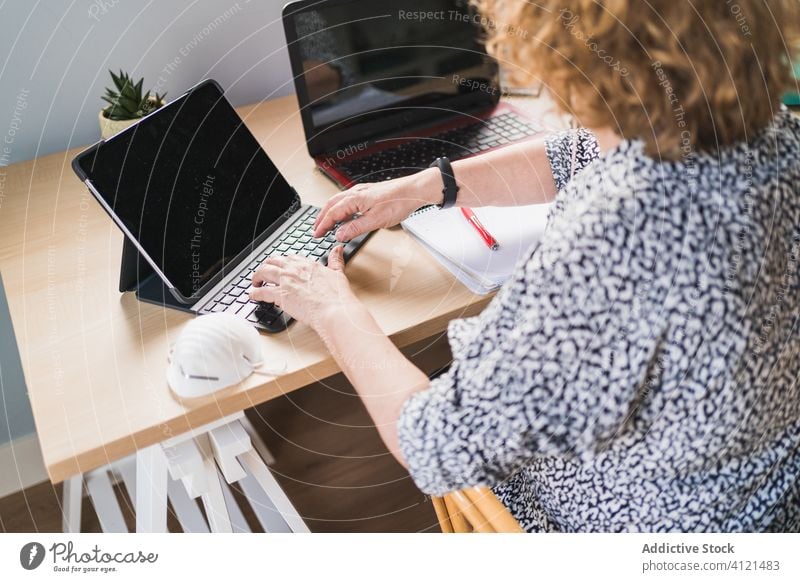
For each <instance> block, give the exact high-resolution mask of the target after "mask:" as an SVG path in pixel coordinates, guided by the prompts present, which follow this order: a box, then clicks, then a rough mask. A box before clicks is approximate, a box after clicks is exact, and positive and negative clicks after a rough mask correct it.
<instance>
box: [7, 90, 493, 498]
mask: <svg viewBox="0 0 800 582" xmlns="http://www.w3.org/2000/svg"><path fill="white" fill-rule="evenodd" d="M239 112H240V114H241V115H242V116H243V118H244V119H245V121H246V123H247V125H248V127H249V128H250V129H251V130H252V131H253V133H254V134H255V135H256V137H257V138H258V139H259V141H260V142H261V143H262V144H263V146H264V148H265V149H266V151H267V152H268V153H269V155H270V156H271V157H272V159H273V160H274V161H275V163H276V164H277V165H278V167H279V168H280V169H281V171H282V172H283V173H284V175H285V176H286V177H287V179H288V180H289V182H290V183H291V184H292V185H293V186H294V187H295V188H296V189H297V191H298V192H299V193H300V195H301V197H302V199H303V201H304V202H306V203H311V204H316V205H321V204H322V203H323V202H324V201H325V200H326V199H327V198H328V197H330V196H331V195H332V194H334V193H335V192H337V188H336V187H335V186H334V185H333V184H332V183H331V182H330V181H328V180H327V179H326V178H325V177H324V176H322V175H321V174H320V173H319V172H318V171H315V169H314V164H313V161H312V160H311V158H310V157H309V156H308V153H307V151H306V148H305V142H304V140H303V131H302V125H301V121H300V117H299V114H298V109H297V102H296V100H295V98H294V97H293V96H290V97H286V98H282V99H277V100H274V101H269V102H264V103H261V104H257V105H253V106H249V107H244V108H241V109H240V110H239ZM80 149H82V148H77V149H74V150H70V151H67V152H63V153H59V154H54V155H50V156H47V157H43V158H39V159H36V160H31V161H29V162H24V163H20V164H15V165H13V166H10V167H8V168H6V170H5V171H6V176H5V178H6V179H5V182H4V183H2V190H0V195H2V197H0V270H1V271H2V273H3V280H4V282H5V284H6V287H7V293H8V300H9V305H10V308H11V315H12V320H13V323H14V331H15V333H16V337H17V341H18V344H19V348H20V353H21V357H22V364H23V368H24V371H25V377H26V380H27V384H28V391H29V393H30V399H31V403H32V406H33V414H34V418H35V421H36V427H37V431H38V435H39V441H40V443H41V447H42V454H43V457H44V461H45V465H46V467H47V471H48V474H49V475H50V479H51V480H52V481H53V482H54V483H56V482H59V481H62V480H64V479H66V478H68V477H70V476H72V475H75V474H78V473H85V472H88V471H89V470H91V469H94V468H97V467H99V466H102V465H105V464H108V463H110V462H112V461H115V460H117V459H120V458H122V457H125V456H127V455H129V454H131V453H133V452H134V451H136V450H139V449H142V448H144V447H147V446H149V445H152V444H155V443H159V442H162V441H164V440H165V439H167V438H170V437H174V436H176V435H178V434H180V433H183V432H185V431H187V430H189V429H192V428H198V427H200V426H202V425H205V424H207V423H209V422H212V421H214V420H217V419H219V418H222V417H225V416H228V415H230V414H232V413H235V412H238V411H241V410H244V409H246V408H250V407H252V406H254V405H256V404H259V403H261V402H264V401H267V400H269V399H271V398H275V397H276V396H278V395H280V394H283V393H286V392H290V391H292V390H296V389H297V388H300V387H302V386H306V385H308V384H310V383H312V382H315V381H318V380H320V379H322V378H325V377H328V376H331V375H333V374H335V373H337V372H338V371H339V370H338V367H337V365H336V363H335V362H334V361H333V359H332V358H331V356H330V355H329V354H328V352H327V350H326V349H325V347H324V345H323V343H322V342H321V341H320V339H319V338H318V337H317V336H316V334H315V333H314V332H312V331H311V330H310V329H309V328H308V327H306V326H304V325H299V324H294V325H292V326H291V327H290V329H289V330H288V331H287V332H284V333H281V334H278V335H262V336H261V341H262V342H263V344H264V345H263V348H264V353H265V354H266V355H267V360H268V361H269V359H271V358H275V359H277V360H281V361H285V362H286V365H287V368H286V373H285V374H283V375H282V376H280V377H279V378H276V379H274V380H270V379H268V378H264V377H262V376H258V375H253V376H251V377H250V378H249V379H248V380H247V381H245V382H243V383H242V384H241V385H238V386H235V387H231V388H229V389H226V390H224V391H222V392H219V393H217V394H215V395H213V396H209V397H206V398H201V399H195V400H191V401H180V400H179V399H177V398H176V397H175V396H174V395H173V394H172V393H171V391H170V390H169V388H168V386H167V383H166V379H165V372H166V366H167V360H166V356H167V351H168V347H169V345H170V343H171V342H172V341H174V339H175V337H176V335H177V333H178V332H179V331H180V329H181V326H182V325H183V324H184V323H185V322H186V321H187V320H188V319H189V318H190V317H191V316H190V315H187V314H184V313H180V312H178V311H175V310H172V309H164V308H160V307H157V306H153V305H148V304H144V303H141V302H139V301H137V300H136V299H135V298H134V297H133V295H131V294H129V293H127V294H124V295H120V293H119V292H118V291H117V283H118V273H119V264H120V254H121V249H122V234H121V233H120V231H119V230H118V229H117V227H116V226H115V225H114V224H113V223H112V222H111V220H110V219H109V218H108V216H106V214H105V213H104V212H103V210H102V209H101V208H100V206H99V205H98V204H97V202H96V201H95V200H94V199H93V198H92V197H91V195H90V194H89V193H88V191H87V189H86V188H85V186H84V185H83V184H82V183H81V182H80V181H79V180H78V179H77V178H76V177H75V175H74V174H73V172H72V170H71V168H70V162H71V160H72V158H73V156H74V155H75V154H76V153H78V151H79V150H80ZM347 272H348V275H349V277H350V279H351V281H352V283H353V286H354V288H355V290H356V293H357V294H358V296H359V297H360V298H361V299H362V300H363V301H364V303H365V304H366V305H367V307H368V308H369V309H370V311H371V312H372V313H373V314H374V316H375V318H376V319H377V321H378V324H379V325H380V326H381V327H382V328H383V330H385V331H386V332H387V333H388V334H390V335H391V337H392V339H393V341H394V342H395V343H396V344H397V345H399V346H404V345H408V344H410V343H413V342H415V341H418V340H420V339H424V338H426V337H430V336H432V335H434V334H436V333H439V332H441V331H442V330H443V329H445V327H446V325H447V322H448V321H449V320H451V319H453V318H456V317H463V316H469V315H473V314H475V313H478V312H480V311H481V309H482V308H483V307H484V306H485V304H486V303H487V301H488V298H487V297H480V296H476V295H473V294H472V293H470V292H469V291H468V290H467V289H466V288H465V287H463V286H462V285H461V284H460V283H458V282H457V281H456V280H455V279H454V278H453V277H452V276H451V275H450V274H449V273H448V272H447V271H446V270H445V269H444V268H442V267H441V266H439V264H438V263H437V262H436V261H435V260H433V259H432V258H431V257H430V255H429V254H428V253H427V252H426V251H425V250H423V249H422V247H421V246H419V245H418V244H417V243H416V242H414V241H413V240H412V239H411V238H410V237H408V236H406V235H405V233H404V232H403V231H402V230H400V229H398V228H396V229H391V230H384V231H380V232H378V233H376V234H375V236H373V238H372V239H371V240H370V241H369V242H368V243H367V244H366V245H365V246H364V247H363V248H362V249H361V250H360V251H359V252H358V254H357V255H356V256H355V257H354V258H353V260H352V261H351V262H350V263H349V264H348V267H347Z"/></svg>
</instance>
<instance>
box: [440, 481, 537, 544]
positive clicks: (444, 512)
mask: <svg viewBox="0 0 800 582" xmlns="http://www.w3.org/2000/svg"><path fill="white" fill-rule="evenodd" d="M431 500H432V501H433V508H434V510H435V511H436V517H437V519H438V520H439V526H440V527H441V528H442V533H470V532H478V533H495V532H497V533H522V532H523V530H522V528H521V527H520V525H519V523H518V522H517V520H516V519H514V516H513V515H511V512H510V511H508V509H507V508H506V506H505V505H503V504H502V503H500V501H499V500H498V499H497V497H495V495H494V493H492V490H491V489H488V488H486V487H473V488H471V489H464V490H462V491H453V492H451V493H448V494H447V495H445V496H444V497H432V498H431Z"/></svg>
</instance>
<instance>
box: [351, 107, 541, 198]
mask: <svg viewBox="0 0 800 582" xmlns="http://www.w3.org/2000/svg"><path fill="white" fill-rule="evenodd" d="M536 133H538V130H537V129H536V128H535V127H534V126H533V125H532V124H531V123H530V122H529V121H527V120H526V119H525V118H523V117H521V116H519V115H517V114H515V113H503V114H502V115H497V116H495V117H490V118H488V119H485V120H481V121H479V122H477V123H472V124H468V125H464V126H459V127H456V128H454V129H450V130H447V131H444V132H441V133H437V134H434V135H431V136H426V137H421V138H419V139H415V140H413V141H409V142H405V143H403V144H401V145H399V146H397V147H394V148H389V149H385V150H380V151H378V152H375V153H373V154H369V155H366V156H363V157H359V158H355V159H352V160H347V161H344V162H341V163H339V164H338V167H339V168H340V169H341V170H343V171H344V172H345V173H346V174H347V175H348V176H349V177H350V179H351V180H353V181H354V182H355V183H359V182H380V181H383V180H391V179H392V178H399V177H401V176H408V175H410V174H414V173H416V172H419V171H420V170H424V169H425V168H427V167H428V166H429V165H430V164H431V162H433V160H435V159H436V158H439V157H442V156H447V157H448V158H450V159H451V160H457V159H458V158H463V157H466V156H468V155H472V154H478V153H480V152H484V151H486V150H489V149H491V148H494V147H498V146H501V145H505V144H510V143H513V142H515V141H519V140H522V139H524V138H526V137H529V136H532V135H534V134H536Z"/></svg>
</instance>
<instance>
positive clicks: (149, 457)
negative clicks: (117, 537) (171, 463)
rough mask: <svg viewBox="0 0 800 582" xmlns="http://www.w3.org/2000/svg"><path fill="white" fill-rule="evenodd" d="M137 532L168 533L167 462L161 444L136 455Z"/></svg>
mask: <svg viewBox="0 0 800 582" xmlns="http://www.w3.org/2000/svg"><path fill="white" fill-rule="evenodd" d="M136 531H137V532H153V533H166V532H167V459H166V457H165V456H164V451H162V450H161V445H160V444H156V445H153V446H151V447H147V448H145V449H142V450H140V451H138V452H137V453H136Z"/></svg>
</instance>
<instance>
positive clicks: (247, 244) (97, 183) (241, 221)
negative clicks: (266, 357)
mask: <svg viewBox="0 0 800 582" xmlns="http://www.w3.org/2000/svg"><path fill="white" fill-rule="evenodd" d="M72 167H73V169H74V171H75V173H76V174H77V175H78V176H79V177H80V179H81V180H83V181H84V182H85V183H86V185H87V187H88V188H89V190H90V191H91V193H92V195H93V196H94V197H95V198H96V199H97V201H98V202H99V203H100V205H101V206H102V207H103V208H104V209H105V210H106V212H107V213H108V214H109V216H110V217H111V218H112V219H113V220H114V222H115V223H116V224H117V226H118V227H119V228H120V229H121V230H122V231H123V232H124V233H125V236H126V237H127V240H128V241H129V242H130V243H131V244H132V245H133V246H134V247H135V249H136V251H138V254H139V256H140V257H141V259H143V261H145V262H146V263H147V266H148V269H147V270H146V272H151V273H152V275H150V277H149V278H148V279H147V280H140V281H138V282H137V283H138V287H139V289H140V290H141V289H144V288H149V287H151V286H152V285H153V284H155V285H157V286H159V287H161V286H163V288H164V289H166V291H165V292H164V293H163V295H162V296H164V301H163V302H164V304H165V305H168V306H170V307H175V308H178V309H183V310H186V311H191V312H194V313H197V314H203V313H213V312H220V311H223V312H226V313H231V314H234V315H235V316H237V317H240V318H242V319H244V320H246V321H248V322H249V323H251V324H252V325H253V326H255V327H257V328H259V329H263V330H266V331H270V332H278V331H281V330H283V329H286V327H287V326H288V325H289V323H290V322H291V319H290V318H289V317H288V316H287V315H286V314H285V313H283V312H282V311H281V310H280V309H277V308H276V307H275V306H274V305H271V304H266V303H255V302H253V301H250V299H249V297H248V289H249V287H250V280H251V276H252V273H253V271H254V270H255V269H256V268H257V267H258V266H259V265H260V264H261V263H262V262H263V261H264V260H265V259H266V258H267V257H269V256H276V255H287V254H298V255H304V256H308V257H311V258H313V259H315V260H318V261H323V262H324V261H326V260H327V256H328V253H329V252H330V250H331V249H332V248H333V247H334V245H335V244H336V242H335V239H334V235H333V233H328V234H327V235H326V236H325V237H323V238H319V239H316V238H314V237H313V236H312V232H313V228H312V227H313V224H314V220H315V218H316V216H317V213H318V212H319V208H316V207H313V206H308V205H305V204H302V203H301V201H300V197H299V196H298V194H297V192H296V191H295V189H294V188H292V187H291V186H290V185H289V183H288V182H287V181H286V179H285V178H284V177H283V176H282V175H281V173H280V172H279V171H278V169H277V168H276V167H275V164H274V163H273V162H272V161H271V160H270V159H269V157H268V156H267V154H266V153H265V152H264V150H263V149H262V148H261V146H260V145H259V143H258V141H257V140H256V138H255V137H254V136H253V134H252V133H250V131H249V130H248V129H247V127H246V126H245V125H244V123H243V122H242V120H241V118H240V117H239V115H238V114H237V113H236V111H235V110H234V109H233V107H232V106H231V104H230V103H229V102H228V100H227V99H226V98H225V97H224V95H223V91H222V88H221V87H220V86H219V85H218V84H217V83H216V82H215V81H213V80H208V81H204V82H202V83H200V84H199V85H197V86H196V87H194V88H192V89H190V90H189V91H188V92H186V93H185V94H184V95H182V96H180V97H179V98H177V99H175V100H174V101H172V102H170V103H168V104H166V105H165V106H163V107H161V108H160V109H158V110H156V111H154V112H153V113H151V114H150V115H148V116H146V117H144V118H143V119H142V120H141V121H139V122H138V123H137V124H135V125H133V126H131V127H129V128H127V129H125V130H124V131H122V132H121V133H119V134H117V135H115V136H114V137H112V138H110V139H108V140H105V141H100V142H98V143H96V144H95V145H93V146H91V147H90V148H88V149H87V150H85V151H84V152H82V153H80V154H79V155H78V156H76V157H75V159H74V160H73V162H72ZM363 241H364V237H359V238H358V239H354V240H353V241H351V242H350V243H348V244H347V245H346V246H345V253H344V255H345V259H349V258H350V256H352V254H353V253H354V252H355V251H356V249H358V247H359V246H360V245H361V244H362V243H363ZM153 279H155V281H153ZM149 296H150V297H151V298H152V297H153V295H152V294H150V295H149ZM140 298H141V296H140Z"/></svg>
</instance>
